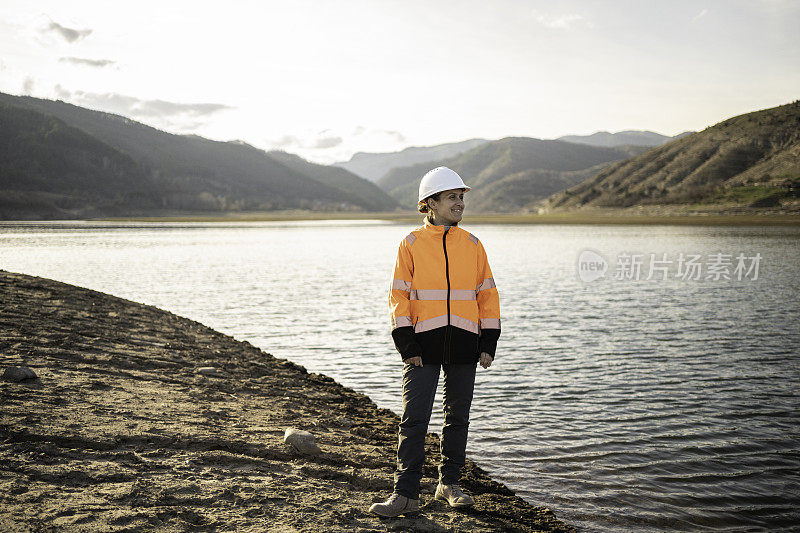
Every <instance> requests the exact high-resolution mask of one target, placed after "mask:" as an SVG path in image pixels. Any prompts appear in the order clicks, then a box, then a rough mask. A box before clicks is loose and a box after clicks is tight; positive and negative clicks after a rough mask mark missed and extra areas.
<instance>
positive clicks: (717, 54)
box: [0, 0, 800, 163]
mask: <svg viewBox="0 0 800 533" xmlns="http://www.w3.org/2000/svg"><path fill="white" fill-rule="evenodd" d="M797 28H800V1H798V0H746V1H745V0H717V1H702V0H692V1H684V0H671V1H669V2H642V1H639V0H629V1H611V0H607V1H603V0H569V1H558V0H547V1H538V0H532V1H521V0H520V1H509V0H494V1H486V0H481V1H472V0H459V1H449V0H447V1H436V0H426V1H417V0H397V1H395V0H369V1H357V0H342V1H337V2H331V1H324V0H317V1H309V0H285V1H283V2H276V1H272V0H258V1H237V0H231V1H228V2H197V1H192V2H188V1H187V2H184V1H173V0H170V1H164V0H161V1H159V2H154V1H150V0H137V1H136V2H126V1H121V2H107V1H81V0H73V1H70V2H64V1H63V0H58V1H44V0H27V1H25V2H19V1H11V0H0V91H2V92H6V93H10V94H25V95H31V96H35V97H38V98H50V99H61V100H64V101H67V102H70V103H73V104H76V105H80V106H84V107H88V108H91V109H98V110H102V111H108V112H113V113H118V114H121V115H125V116H128V117H131V118H133V119H135V120H139V121H141V122H144V123H146V124H149V125H152V126H154V127H157V128H159V129H163V130H166V131H169V132H172V133H179V134H196V135H201V136H203V137H208V138H211V139H215V140H221V141H229V140H242V141H245V142H247V143H249V144H252V145H254V146H257V147H259V148H263V149H266V150H270V149H280V150H285V151H287V152H292V153H296V154H299V155H301V156H303V157H305V158H307V159H309V160H312V161H316V162H320V163H332V162H334V161H343V160H347V159H349V158H350V157H351V156H352V154H353V153H355V152H359V151H366V152H384V151H396V150H400V149H403V148H405V147H407V146H427V145H434V144H441V143H446V142H456V141H461V140H465V139H470V138H476V137H477V138H485V139H499V138H502V137H508V136H526V137H536V138H543V139H550V138H556V137H559V136H562V135H572V134H578V135H588V134H591V133H594V132H596V131H612V132H613V131H621V130H630V129H635V130H637V129H638V130H651V131H656V132H659V133H662V134H665V135H675V134H678V133H681V132H683V131H687V130H702V129H703V128H705V127H708V126H711V125H713V124H715V123H717V122H720V121H722V120H724V119H726V118H729V117H731V116H735V115H739V114H742V113H746V112H749V111H755V110H758V109H764V108H768V107H773V106H777V105H781V104H785V103H789V102H792V101H794V100H797V99H798V98H800V31H798V30H797Z"/></svg>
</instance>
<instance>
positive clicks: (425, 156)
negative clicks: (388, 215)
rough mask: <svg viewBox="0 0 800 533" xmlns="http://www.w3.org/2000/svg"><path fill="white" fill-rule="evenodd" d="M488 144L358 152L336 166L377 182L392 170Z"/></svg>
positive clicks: (469, 142) (481, 141) (479, 141)
mask: <svg viewBox="0 0 800 533" xmlns="http://www.w3.org/2000/svg"><path fill="white" fill-rule="evenodd" d="M486 142H488V141H487V140H486V139H469V140H466V141H461V142H455V143H445V144H437V145H435V146H410V147H408V148H405V149H403V150H400V151H399V152H384V153H369V152H356V153H355V154H353V156H352V157H351V158H350V160H349V161H342V162H339V163H334V165H335V166H337V167H342V168H345V169H347V170H349V171H350V172H352V173H354V174H357V175H359V176H361V177H362V178H364V179H367V180H369V181H373V182H375V181H378V180H379V179H380V178H382V177H383V176H384V175H385V174H386V173H387V172H389V171H391V170H392V169H395V168H400V167H407V166H410V165H416V164H417V163H425V162H428V161H435V160H439V159H447V158H450V157H454V156H456V155H458V154H461V153H464V152H466V151H467V150H470V149H472V148H475V147H476V146H480V145H481V144H484V143H486Z"/></svg>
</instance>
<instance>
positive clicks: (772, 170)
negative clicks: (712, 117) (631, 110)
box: [546, 100, 800, 209]
mask: <svg viewBox="0 0 800 533" xmlns="http://www.w3.org/2000/svg"><path fill="white" fill-rule="evenodd" d="M798 190H800V100H798V101H796V102H794V103H791V104H786V105H782V106H779V107H774V108H771V109H765V110H761V111H755V112H753V113H747V114H744V115H739V116H736V117H733V118H730V119H728V120H725V121H723V122H720V123H719V124H716V125H714V126H711V127H709V128H706V129H705V130H703V131H701V132H698V133H694V134H692V135H689V136H686V137H683V138H681V139H678V140H676V141H673V142H671V143H669V144H666V145H663V146H659V147H657V148H653V149H651V150H648V151H647V152H645V153H643V154H641V155H639V156H637V157H633V158H631V159H628V160H625V161H622V162H619V163H615V164H614V165H611V166H609V167H608V168H606V169H605V170H603V171H602V172H600V173H598V174H597V175H596V176H594V177H592V178H591V179H589V180H587V181H585V182H583V183H581V184H579V185H576V186H575V187H572V188H570V189H569V190H567V191H564V192H561V193H558V194H555V195H553V196H552V197H550V198H549V199H548V201H547V204H546V205H547V207H548V208H550V209H565V208H576V207H578V208H580V207H629V206H633V205H653V204H728V205H741V206H751V207H770V206H771V207H778V206H780V205H782V203H787V202H791V203H796V202H797V200H796V198H797V191H798Z"/></svg>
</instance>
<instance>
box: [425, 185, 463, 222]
mask: <svg viewBox="0 0 800 533" xmlns="http://www.w3.org/2000/svg"><path fill="white" fill-rule="evenodd" d="M428 207H430V208H431V211H433V220H434V221H435V222H436V223H437V224H439V225H444V226H452V225H453V224H457V223H459V222H461V216H462V215H463V214H464V189H450V190H449V191H442V192H441V194H440V195H439V201H438V202H437V201H436V200H434V199H433V198H431V199H430V200H428Z"/></svg>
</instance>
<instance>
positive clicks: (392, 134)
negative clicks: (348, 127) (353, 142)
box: [353, 126, 406, 143]
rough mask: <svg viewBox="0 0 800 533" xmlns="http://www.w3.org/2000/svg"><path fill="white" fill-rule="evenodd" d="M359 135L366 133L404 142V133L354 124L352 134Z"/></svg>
mask: <svg viewBox="0 0 800 533" xmlns="http://www.w3.org/2000/svg"><path fill="white" fill-rule="evenodd" d="M359 135H366V136H369V137H373V138H385V137H388V138H389V140H392V141H397V142H400V143H403V142H406V137H405V135H403V134H402V133H400V132H399V131H395V130H381V129H367V128H365V127H364V126H356V127H355V129H354V130H353V136H354V137H357V136H359Z"/></svg>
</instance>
